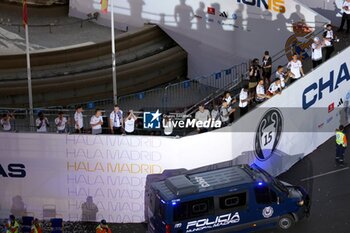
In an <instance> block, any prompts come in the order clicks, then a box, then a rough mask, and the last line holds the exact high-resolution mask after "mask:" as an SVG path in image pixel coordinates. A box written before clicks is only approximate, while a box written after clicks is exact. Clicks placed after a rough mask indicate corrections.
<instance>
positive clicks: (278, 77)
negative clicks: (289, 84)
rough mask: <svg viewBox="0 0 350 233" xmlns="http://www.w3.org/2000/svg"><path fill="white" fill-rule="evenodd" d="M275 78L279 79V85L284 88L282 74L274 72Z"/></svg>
mask: <svg viewBox="0 0 350 233" xmlns="http://www.w3.org/2000/svg"><path fill="white" fill-rule="evenodd" d="M276 79H279V80H281V87H282V88H284V87H285V86H286V83H285V82H284V74H283V73H282V74H280V73H278V72H276Z"/></svg>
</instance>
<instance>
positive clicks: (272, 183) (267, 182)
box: [145, 165, 311, 233]
mask: <svg viewBox="0 0 350 233" xmlns="http://www.w3.org/2000/svg"><path fill="white" fill-rule="evenodd" d="M197 171H198V170H197ZM197 171H196V170H193V171H187V170H179V171H176V170H175V171H167V173H166V174H160V176H158V177H155V176H156V175H151V176H153V177H150V178H152V179H148V180H147V183H146V194H145V215H146V221H147V222H148V232H150V233H191V232H213V233H214V232H220V233H221V232H227V233H229V232H251V231H256V230H261V229H264V228H270V227H276V226H278V227H279V228H280V229H283V230H287V229H289V228H291V227H292V226H293V225H294V223H296V222H298V221H299V220H301V219H303V218H304V217H305V216H308V215H309V212H310V205H311V204H310V203H311V201H310V198H309V195H308V194H307V193H306V191H305V190H304V189H303V188H301V187H298V186H293V185H290V184H288V183H285V182H282V181H280V180H278V179H276V178H274V177H272V176H271V175H269V174H268V173H267V172H266V171H264V170H263V169H261V168H259V167H258V166H256V165H252V166H249V165H234V166H229V167H225V168H219V169H212V170H208V171H200V172H197ZM150 180H151V181H150Z"/></svg>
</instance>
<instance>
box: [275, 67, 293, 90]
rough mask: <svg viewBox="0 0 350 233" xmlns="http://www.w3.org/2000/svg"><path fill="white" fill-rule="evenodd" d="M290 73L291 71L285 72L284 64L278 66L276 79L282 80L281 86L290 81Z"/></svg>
mask: <svg viewBox="0 0 350 233" xmlns="http://www.w3.org/2000/svg"><path fill="white" fill-rule="evenodd" d="M290 74H291V72H287V73H284V68H283V66H278V68H277V71H276V78H275V80H274V81H276V80H281V87H282V88H285V87H286V83H287V82H288V80H289V78H290Z"/></svg>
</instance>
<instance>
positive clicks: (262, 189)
mask: <svg viewBox="0 0 350 233" xmlns="http://www.w3.org/2000/svg"><path fill="white" fill-rule="evenodd" d="M254 195H255V201H256V216H255V218H256V222H255V224H256V225H257V226H262V225H272V224H274V223H276V222H277V221H278V219H279V216H280V214H281V211H282V209H281V208H282V206H280V205H279V203H278V200H279V198H278V196H277V193H276V192H275V191H274V190H273V189H271V188H270V187H269V186H268V185H258V186H256V187H255V188H254Z"/></svg>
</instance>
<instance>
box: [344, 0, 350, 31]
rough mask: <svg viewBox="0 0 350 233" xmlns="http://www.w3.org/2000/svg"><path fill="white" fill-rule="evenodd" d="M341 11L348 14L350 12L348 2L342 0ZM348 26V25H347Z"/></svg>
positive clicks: (349, 3)
mask: <svg viewBox="0 0 350 233" xmlns="http://www.w3.org/2000/svg"><path fill="white" fill-rule="evenodd" d="M343 11H344V13H345V14H347V15H349V14H350V2H348V1H346V0H345V1H344V3H343ZM348 26H349V25H348Z"/></svg>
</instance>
